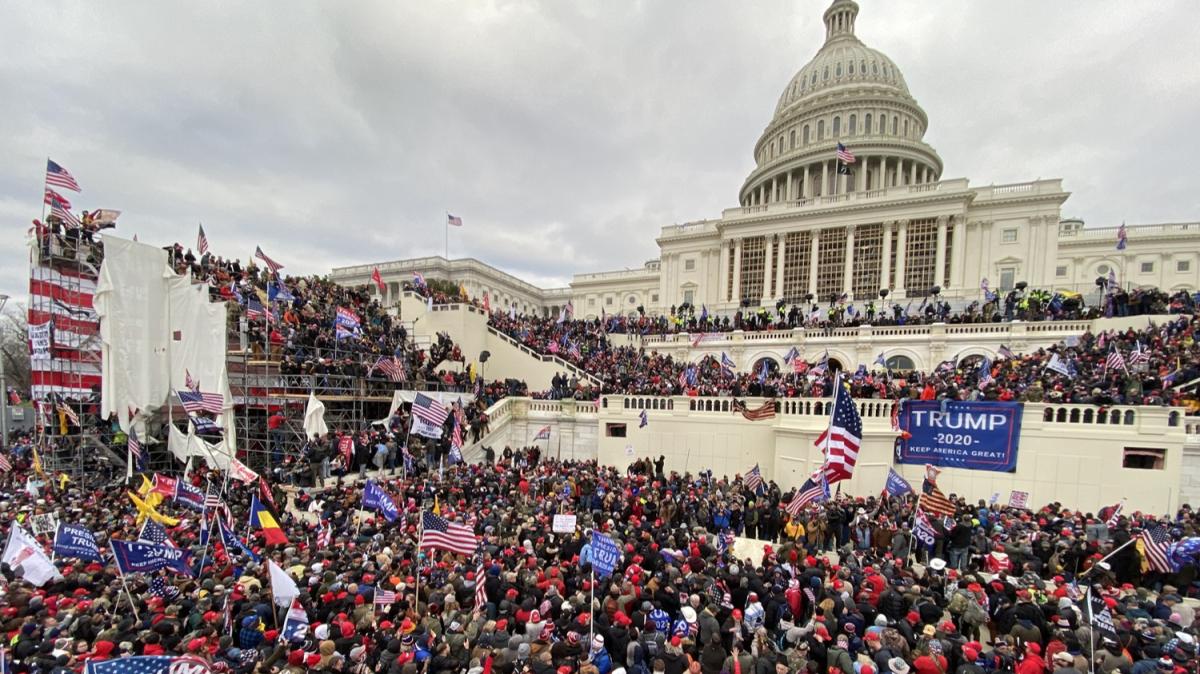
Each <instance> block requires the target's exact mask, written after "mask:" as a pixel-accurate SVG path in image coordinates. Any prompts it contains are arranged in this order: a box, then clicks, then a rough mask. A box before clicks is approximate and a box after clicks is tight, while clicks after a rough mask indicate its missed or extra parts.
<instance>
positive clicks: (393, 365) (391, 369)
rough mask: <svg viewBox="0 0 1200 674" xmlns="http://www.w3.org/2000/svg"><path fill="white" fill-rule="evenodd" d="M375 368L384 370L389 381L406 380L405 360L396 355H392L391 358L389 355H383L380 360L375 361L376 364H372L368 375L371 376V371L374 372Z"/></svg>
mask: <svg viewBox="0 0 1200 674" xmlns="http://www.w3.org/2000/svg"><path fill="white" fill-rule="evenodd" d="M375 370H379V371H380V372H382V373H383V375H384V376H385V377H387V378H388V380H389V381H404V379H405V372H404V361H402V360H400V359H399V358H397V357H395V356H391V357H390V358H389V357H387V356H381V357H380V358H379V360H377V361H375V364H374V365H372V366H371V370H370V372H367V376H368V377H370V376H371V372H374V371H375Z"/></svg>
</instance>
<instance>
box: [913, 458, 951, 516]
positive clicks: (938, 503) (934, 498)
mask: <svg viewBox="0 0 1200 674" xmlns="http://www.w3.org/2000/svg"><path fill="white" fill-rule="evenodd" d="M940 472H942V471H940V470H938V469H937V468H934V467H933V466H928V465H927V466H925V480H924V481H923V482H922V483H921V496H920V497H919V498H918V500H917V507H918V508H921V509H923V510H925V511H926V512H929V513H933V514H934V515H941V516H943V517H953V516H954V513H955V512H956V511H957V508H955V507H954V504H953V503H951V502H950V499H948V498H946V495H945V494H943V493H942V490H941V489H938V486H937V476H938V473H940Z"/></svg>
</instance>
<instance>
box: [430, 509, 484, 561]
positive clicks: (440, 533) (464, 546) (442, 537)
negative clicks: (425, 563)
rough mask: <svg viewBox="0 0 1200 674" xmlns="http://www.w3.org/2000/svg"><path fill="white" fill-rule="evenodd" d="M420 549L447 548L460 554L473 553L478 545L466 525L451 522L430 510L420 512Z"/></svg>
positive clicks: (473, 534) (477, 540)
mask: <svg viewBox="0 0 1200 674" xmlns="http://www.w3.org/2000/svg"><path fill="white" fill-rule="evenodd" d="M418 547H419V548H420V549H421V550H428V549H430V548H433V549H439V550H449V551H450V552H453V553H457V554H460V555H473V554H475V550H476V549H477V548H478V547H479V539H477V538H476V537H475V532H474V531H473V530H472V529H471V528H470V527H468V526H466V525H463V524H459V523H457V522H451V521H449V520H447V519H446V518H444V517H439V516H437V515H434V514H433V513H431V512H423V513H421V540H420V543H419V544H418Z"/></svg>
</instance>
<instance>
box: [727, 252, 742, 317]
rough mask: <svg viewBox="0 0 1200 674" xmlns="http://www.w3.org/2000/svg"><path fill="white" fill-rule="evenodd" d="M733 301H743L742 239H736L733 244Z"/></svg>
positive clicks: (731, 299) (730, 299)
mask: <svg viewBox="0 0 1200 674" xmlns="http://www.w3.org/2000/svg"><path fill="white" fill-rule="evenodd" d="M729 301H731V302H737V303H740V302H741V301H742V240H741V239H734V245H733V296H732V297H730V298H729Z"/></svg>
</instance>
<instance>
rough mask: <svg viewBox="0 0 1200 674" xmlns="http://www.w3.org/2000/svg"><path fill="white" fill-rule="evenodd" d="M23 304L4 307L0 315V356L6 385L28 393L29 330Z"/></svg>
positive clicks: (26, 394) (22, 394) (25, 394)
mask: <svg viewBox="0 0 1200 674" xmlns="http://www.w3.org/2000/svg"><path fill="white" fill-rule="evenodd" d="M26 315H27V314H26V313H25V305H24V304H21V303H16V304H15V305H9V306H8V307H6V308H5V311H4V315H3V316H0V358H4V375H5V377H6V378H7V379H8V385H9V386H11V387H13V388H15V389H16V390H17V391H20V393H21V397H22V398H25V397H27V396H28V395H29V388H30V384H31V381H30V377H29V330H28V322H27V320H26Z"/></svg>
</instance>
